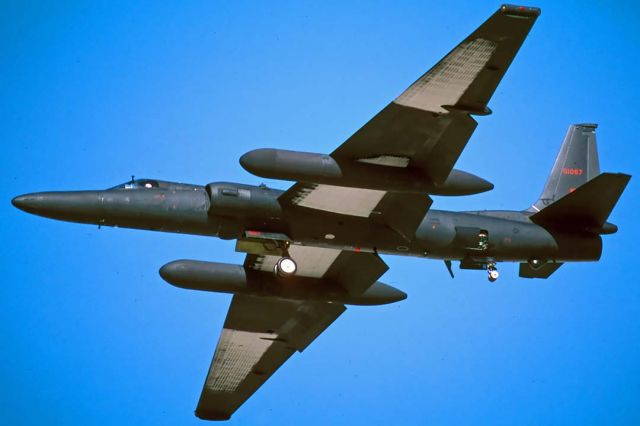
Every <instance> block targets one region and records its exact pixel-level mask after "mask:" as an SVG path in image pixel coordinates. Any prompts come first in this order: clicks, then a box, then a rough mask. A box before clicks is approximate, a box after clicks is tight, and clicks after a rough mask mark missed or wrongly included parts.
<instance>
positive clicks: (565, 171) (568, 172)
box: [562, 167, 583, 176]
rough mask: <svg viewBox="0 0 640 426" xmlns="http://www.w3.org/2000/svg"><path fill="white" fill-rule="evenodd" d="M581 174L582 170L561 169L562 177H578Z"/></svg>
mask: <svg viewBox="0 0 640 426" xmlns="http://www.w3.org/2000/svg"><path fill="white" fill-rule="evenodd" d="M582 173H583V171H582V169H571V168H568V167H563V168H562V174H563V175H573V176H580V175H581V174H582Z"/></svg>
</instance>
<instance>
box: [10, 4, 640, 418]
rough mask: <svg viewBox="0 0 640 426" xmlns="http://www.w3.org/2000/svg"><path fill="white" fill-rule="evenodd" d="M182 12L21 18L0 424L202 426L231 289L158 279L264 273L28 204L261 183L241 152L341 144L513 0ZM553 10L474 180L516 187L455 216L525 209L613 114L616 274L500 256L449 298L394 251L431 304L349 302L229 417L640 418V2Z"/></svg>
mask: <svg viewBox="0 0 640 426" xmlns="http://www.w3.org/2000/svg"><path fill="white" fill-rule="evenodd" d="M133 3H135V4H133ZM184 3H185V2H173V3H164V4H158V2H94V3H89V2H72V1H67V2H27V1H13V2H11V1H10V2H3V13H2V15H1V16H0V73H1V75H2V77H3V78H1V79H0V94H1V96H0V114H1V115H0V116H1V117H2V125H1V126H0V140H2V146H3V155H2V156H1V157H0V166H1V168H2V174H1V175H0V179H1V180H0V182H1V185H0V199H2V200H3V203H1V204H0V232H1V235H2V240H3V244H2V246H1V247H0V260H1V262H2V270H3V280H2V285H1V286H0V336H1V338H2V347H3V350H2V362H1V363H0V383H2V386H1V387H0V419H2V420H4V422H3V423H4V424H65V425H68V424H107V425H108V424H122V423H125V424H127V423H130V424H171V425H174V424H196V423H200V421H199V420H197V419H196V418H195V417H194V416H193V410H194V409H195V405H196V402H197V398H198V396H199V394H200V390H201V386H202V383H203V381H204V377H205V374H206V371H207V368H208V366H209V363H210V361H211V357H212V354H213V350H214V347H215V344H216V342H217V339H218V335H219V332H220V328H221V326H222V323H223V320H224V317H225V314H226V310H227V307H228V304H229V301H230V296H228V295H220V294H209V293H199V292H190V291H186V290H180V289H177V288H174V287H172V286H170V285H168V284H166V283H165V282H164V281H162V280H161V278H160V277H159V276H158V273H157V271H158V268H159V267H160V266H162V265H163V264H165V263H166V262H168V261H171V260H175V259H181V258H193V259H201V260H215V261H221V262H232V263H240V262H241V261H242V255H241V254H238V253H235V252H234V251H233V244H232V243H230V242H224V241H219V240H216V239H212V238H205V237H195V236H184V235H171V234H161V233H150V232H144V231H135V230H125V229H101V230H98V229H97V227H94V226H88V225H76V224H68V223H62V222H55V221H51V220H46V219H42V218H39V217H35V216H31V215H27V214H24V213H22V212H20V211H18V210H16V209H15V208H13V207H12V206H11V204H10V199H11V198H12V197H13V196H15V195H18V194H22V193H26V192H34V191H41V190H72V189H94V188H107V187H110V186H113V185H115V184H118V183H121V182H124V181H126V180H127V179H128V178H129V176H130V175H131V174H135V175H136V176H138V177H156V178H161V179H166V180H175V181H183V182H192V183H201V184H205V183H207V182H212V181H217V180H226V181H238V182H246V183H256V184H257V183H260V182H261V181H263V180H262V179H259V178H256V177H253V176H251V175H249V174H248V173H246V172H245V171H244V170H243V169H242V168H241V167H240V166H239V164H238V161H237V159H238V157H239V156H240V155H242V154H243V153H244V152H246V151H249V150H251V149H255V148H259V147H280V148H285V149H297V150H306V151H316V152H330V151H331V150H333V149H334V148H335V147H336V146H337V145H338V144H340V143H342V142H343V141H344V140H345V139H346V138H347V137H349V136H350V135H351V134H352V133H353V132H354V131H356V130H357V129H358V128H359V127H360V126H361V125H362V124H364V123H365V122H366V121H367V120H368V119H369V118H371V117H372V116H373V115H374V114H375V113H377V112H378V111H379V110H380V109H381V108H383V107H384V106H385V105H386V104H387V103H388V102H389V101H390V100H391V99H393V98H394V97H395V96H397V95H398V94H399V93H400V92H402V90H404V88H406V87H407V86H408V85H409V84H410V83H412V82H413V81H414V80H415V79H416V78H417V77H418V76H419V75H421V74H422V73H423V72H424V71H426V70H427V69H428V68H430V67H431V66H432V65H433V64H434V63H435V62H436V61H438V60H439V59H440V58H441V57H442V56H443V55H444V54H446V53H447V52H448V51H449V50H450V49H451V48H452V47H453V46H455V45H456V44H457V43H458V42H459V41H460V40H462V39H463V38H464V37H465V36H466V35H467V34H469V33H470V32H471V31H473V30H474V29H475V28H476V27H477V26H478V25H480V24H481V23H482V22H483V21H484V20H485V19H486V18H487V17H488V16H490V15H491V14H492V13H493V12H494V11H495V10H496V9H497V8H498V7H499V3H494V2H484V1H482V2H478V1H451V2H424V1H415V2H414V1H401V0H397V1H393V2H349V3H344V2H290V3H285V2H279V3H277V4H274V3H273V2H260V3H253V2H228V3H227V2H225V3H223V2H208V1H203V2H189V3H188V4H184ZM531 5H536V6H540V7H541V8H542V15H541V17H540V18H539V19H538V22H537V23H536V25H535V27H534V28H533V30H532V32H531V34H530V35H529V38H528V39H527V41H526V42H525V44H524V46H523V48H522V50H521V52H520V53H519V55H518V56H517V57H516V59H515V61H514V63H513V64H512V66H511V68H510V70H509V71H508V73H507V75H506V77H505V79H504V80H503V82H502V83H501V85H500V86H499V88H498V90H497V92H496V94H495V96H494V97H493V99H492V101H491V103H490V106H491V108H492V109H493V111H494V113H493V115H491V116H488V117H479V118H478V121H479V126H478V129H477V131H476V132H475V134H474V136H473V137H472V139H471V141H470V143H469V145H468V147H467V149H466V151H465V152H464V153H463V155H462V157H461V158H460V160H459V162H458V163H457V167H458V168H460V169H464V170H467V171H470V172H472V173H475V174H478V175H480V176H483V177H484V178H486V179H488V180H490V181H492V182H493V183H494V184H495V186H496V187H495V189H494V190H493V191H491V192H489V193H485V194H481V195H476V196H470V197H460V198H443V197H437V198H436V199H435V203H434V208H440V209H452V210H456V209H460V210H469V209H484V208H491V209H493V208H504V209H521V208H525V207H527V206H528V205H529V204H530V203H531V202H532V201H533V200H534V199H535V198H536V197H537V196H538V195H539V192H540V191H541V189H542V186H543V184H544V180H545V179H546V176H547V173H548V172H549V169H550V168H551V165H552V162H553V159H554V158H555V155H556V153H557V151H558V149H559V146H560V143H561V141H562V138H563V136H564V133H565V131H566V129H567V126H568V125H569V124H571V123H576V122H596V123H599V125H600V127H599V128H598V131H597V134H598V144H599V149H600V160H601V168H602V169H603V170H605V171H612V172H619V171H620V172H627V173H631V174H634V175H636V178H634V179H632V181H631V183H630V185H629V187H628V189H627V191H626V192H625V194H624V195H623V197H622V199H621V201H620V203H619V205H618V206H617V208H616V210H615V211H614V213H613V215H612V216H611V219H610V220H611V221H613V222H615V223H616V224H618V226H619V227H620V232H619V233H618V234H616V235H613V236H608V237H606V238H605V250H604V253H603V256H602V260H601V261H600V262H599V263H585V264H571V265H565V266H563V267H562V268H561V269H560V270H559V271H558V272H557V273H556V274H554V275H553V276H552V277H551V278H550V279H549V280H546V281H529V280H522V279H519V278H518V277H517V265H511V264H506V265H500V270H501V278H500V280H499V281H498V282H497V283H496V284H494V285H489V284H488V283H487V281H486V277H485V274H484V273H482V272H479V271H460V272H457V276H456V279H455V280H453V281H452V280H451V279H450V278H449V277H448V274H447V272H446V270H445V268H444V266H443V265H442V263H440V262H436V261H425V260H419V259H411V258H395V257H389V256H387V257H385V261H387V262H388V264H389V265H390V266H391V270H390V271H389V272H387V274H386V275H385V276H384V279H383V281H386V282H388V283H391V284H393V285H395V286H397V287H399V288H401V289H402V290H404V291H406V292H407V293H408V294H409V298H408V299H407V300H406V301H403V302H401V303H398V304H395V305H391V306H384V307H374V308H362V307H352V308H349V310H348V311H347V312H346V313H345V315H343V316H342V317H341V318H340V319H339V320H338V321H336V323H334V325H333V326H332V327H331V328H330V329H329V330H327V332H326V333H325V334H323V335H322V336H321V337H319V338H318V339H317V340H316V341H315V342H314V343H313V345H311V346H310V347H309V348H308V349H307V350H306V351H305V353H303V354H297V355H295V356H294V357H293V358H292V359H291V360H290V361H289V362H288V363H287V364H286V365H285V366H284V367H283V368H282V369H281V370H280V371H278V372H277V373H276V374H275V375H274V377H272V379H271V380H270V381H269V382H268V383H267V384H266V385H265V386H264V387H263V388H262V389H260V390H259V391H258V392H257V393H256V394H255V395H254V396H253V397H252V398H251V399H250V400H249V401H248V402H247V403H246V404H245V405H244V406H243V407H242V408H241V409H240V410H239V411H238V412H237V413H236V415H235V416H234V418H233V420H232V422H231V423H232V424H273V423H274V421H275V422H276V423H279V424H298V423H302V422H304V423H305V424H327V423H331V424H350V425H352V424H360V423H362V424H389V423H396V424H397V423H405V424H427V423H429V424H491V425H500V424H505V425H511V424H536V425H540V424H580V425H585V424H639V423H640V411H639V410H638V405H639V403H640V364H639V363H638V359H640V339H639V337H640V286H639V284H638V279H637V266H636V265H637V257H638V256H637V255H638V237H640V232H639V231H640V226H639V225H638V221H637V217H636V214H637V211H638V207H640V206H639V205H638V201H637V200H638V199H639V197H640V193H639V191H638V185H637V183H636V181H635V179H637V175H638V171H639V167H638V159H637V158H638V154H639V152H640V151H639V148H638V145H637V131H636V127H637V122H638V120H637V105H638V99H639V98H640V90H639V89H638V84H639V83H640V81H639V80H640V79H639V78H638V76H639V73H638V65H639V61H638V55H637V52H638V45H639V44H640V26H638V25H637V16H638V12H639V11H640V7H638V5H637V4H636V3H635V2H632V1H626V2H625V1H622V2H620V1H618V2H615V3H611V2H604V1H599V2H598V1H593V2H577V1H573V2H551V1H539V2H538V3H537V4H533V3H532V4H531ZM267 183H268V184H270V185H272V186H275V187H280V188H286V187H287V186H288V183H285V182H272V181H268V182H267Z"/></svg>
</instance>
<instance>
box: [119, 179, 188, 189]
mask: <svg viewBox="0 0 640 426" xmlns="http://www.w3.org/2000/svg"><path fill="white" fill-rule="evenodd" d="M158 188H159V189H196V188H198V186H197V185H190V184H185V183H176V182H167V181H164V180H156V179H132V180H130V181H128V182H125V183H123V184H120V185H117V186H114V187H113V188H109V190H112V189H158Z"/></svg>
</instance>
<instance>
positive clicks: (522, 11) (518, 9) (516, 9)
mask: <svg viewBox="0 0 640 426" xmlns="http://www.w3.org/2000/svg"><path fill="white" fill-rule="evenodd" d="M500 12H502V13H504V14H506V15H514V16H522V17H527V18H537V17H538V16H540V14H541V13H542V10H541V9H540V8H539V7H529V6H518V5H515V4H503V5H502V6H500Z"/></svg>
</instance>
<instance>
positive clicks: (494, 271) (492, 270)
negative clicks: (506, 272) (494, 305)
mask: <svg viewBox="0 0 640 426" xmlns="http://www.w3.org/2000/svg"><path fill="white" fill-rule="evenodd" d="M487 272H488V273H489V276H488V277H487V278H488V279H489V282H490V283H492V282H495V281H496V280H497V279H498V278H499V277H500V273H499V272H498V268H496V262H489V263H487Z"/></svg>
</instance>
